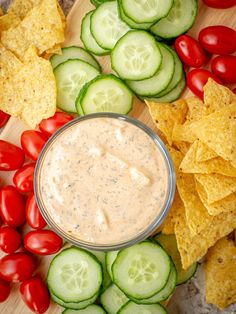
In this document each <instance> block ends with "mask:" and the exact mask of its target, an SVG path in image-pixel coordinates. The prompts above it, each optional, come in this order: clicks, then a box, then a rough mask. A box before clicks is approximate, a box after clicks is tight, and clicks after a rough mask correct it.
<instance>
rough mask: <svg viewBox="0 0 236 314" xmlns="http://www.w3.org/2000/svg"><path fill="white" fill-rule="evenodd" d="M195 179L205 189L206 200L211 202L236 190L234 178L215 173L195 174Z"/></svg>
mask: <svg viewBox="0 0 236 314" xmlns="http://www.w3.org/2000/svg"><path fill="white" fill-rule="evenodd" d="M194 176H195V179H196V180H197V181H198V182H199V183H200V184H201V185H202V186H203V187H204V189H205V191H206V195H207V198H206V201H207V203H208V204H212V203H214V202H217V201H219V200H222V199H223V198H225V197H227V196H228V195H230V194H232V193H234V192H236V178H232V177H226V176H223V175H220V174H217V173H214V174H208V175H207V174H195V175H194Z"/></svg>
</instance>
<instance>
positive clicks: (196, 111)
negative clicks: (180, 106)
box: [185, 97, 206, 122]
mask: <svg viewBox="0 0 236 314" xmlns="http://www.w3.org/2000/svg"><path fill="white" fill-rule="evenodd" d="M185 101H186V103H187V105H188V113H187V116H186V120H187V122H196V121H198V120H200V119H202V118H203V117H204V116H205V115H206V106H205V105H204V103H203V102H202V101H201V100H200V99H199V98H197V97H189V98H187V99H186V100H185Z"/></svg>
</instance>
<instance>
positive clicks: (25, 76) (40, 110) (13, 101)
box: [0, 48, 56, 128]
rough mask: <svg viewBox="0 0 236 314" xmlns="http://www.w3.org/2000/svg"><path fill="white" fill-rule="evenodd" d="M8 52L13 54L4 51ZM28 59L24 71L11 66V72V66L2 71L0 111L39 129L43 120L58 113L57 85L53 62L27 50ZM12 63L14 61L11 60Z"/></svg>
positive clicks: (21, 67) (22, 67)
mask: <svg viewBox="0 0 236 314" xmlns="http://www.w3.org/2000/svg"><path fill="white" fill-rule="evenodd" d="M2 50H3V51H4V49H2ZM0 51H1V50H0ZM7 53H9V55H11V53H10V52H4V54H7ZM25 60H26V61H27V62H26V63H21V66H20V68H19V67H17V66H16V67H15V68H14V67H13V66H12V68H11V67H10V69H12V70H11V71H9V65H8V64H7V65H5V66H4V64H3V69H1V72H0V109H1V110H3V111H4V112H7V113H9V114H10V115H12V116H18V117H19V118H21V119H22V120H23V121H24V122H25V123H26V124H28V125H29V126H30V127H31V128H35V127H36V125H37V124H38V123H39V122H40V121H41V120H42V119H45V118H48V117H50V116H52V115H53V114H54V113H55V111H56V84H55V78H54V75H53V71H52V67H51V64H50V62H49V61H47V60H44V59H43V58H40V57H38V56H37V54H36V50H35V48H30V49H29V50H28V51H27V53H26V55H25ZM1 61H2V60H1ZM1 61H0V64H1ZM11 64H14V62H12V61H11ZM14 65H15V64H14Z"/></svg>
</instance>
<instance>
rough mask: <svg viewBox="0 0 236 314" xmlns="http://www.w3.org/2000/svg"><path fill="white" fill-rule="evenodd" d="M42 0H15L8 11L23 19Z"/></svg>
mask: <svg viewBox="0 0 236 314" xmlns="http://www.w3.org/2000/svg"><path fill="white" fill-rule="evenodd" d="M41 1H42V0H13V1H12V3H11V5H10V6H9V9H8V11H7V12H9V13H13V14H14V15H15V16H17V17H18V18H20V19H21V20H23V19H24V18H25V16H26V15H27V14H28V13H29V12H30V11H31V10H32V9H33V8H34V7H35V6H37V5H39V4H40V2H41Z"/></svg>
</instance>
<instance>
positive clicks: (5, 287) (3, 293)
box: [0, 279, 11, 303]
mask: <svg viewBox="0 0 236 314" xmlns="http://www.w3.org/2000/svg"><path fill="white" fill-rule="evenodd" d="M10 292H11V287H10V284H9V282H6V281H4V280H2V279H0V303H1V302H4V301H6V299H7V298H8V297H9V295H10Z"/></svg>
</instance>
